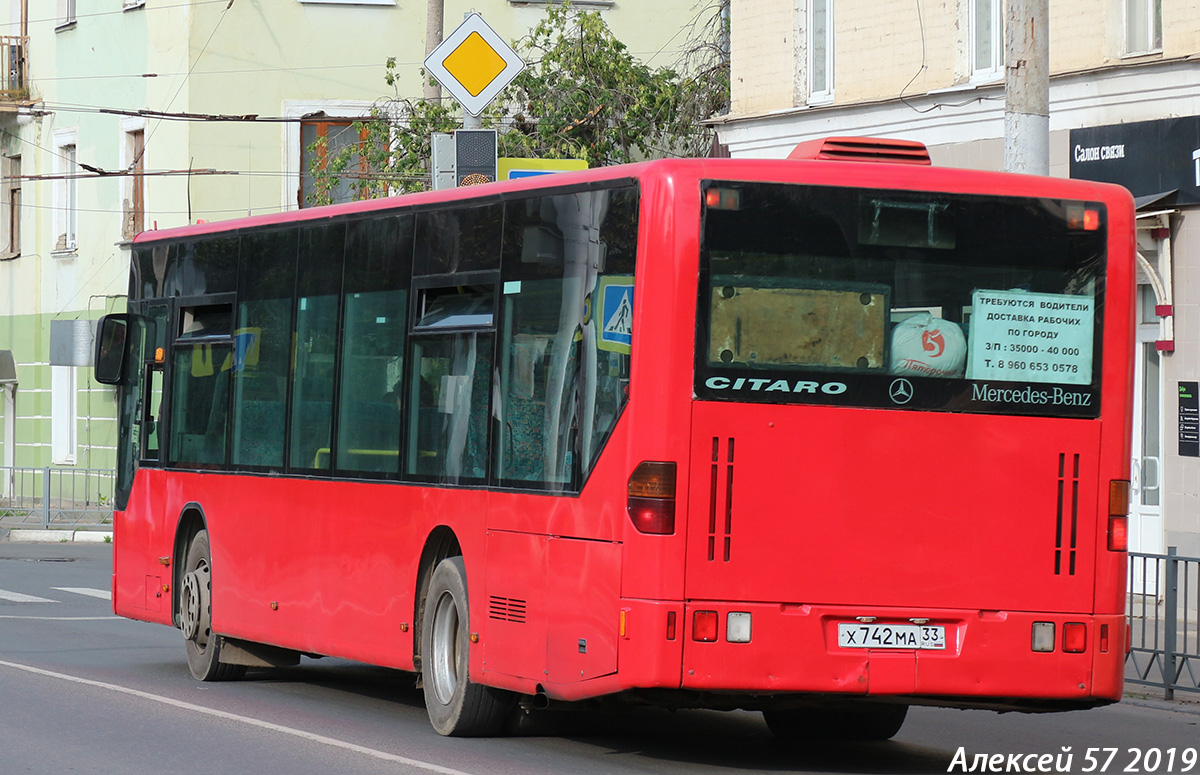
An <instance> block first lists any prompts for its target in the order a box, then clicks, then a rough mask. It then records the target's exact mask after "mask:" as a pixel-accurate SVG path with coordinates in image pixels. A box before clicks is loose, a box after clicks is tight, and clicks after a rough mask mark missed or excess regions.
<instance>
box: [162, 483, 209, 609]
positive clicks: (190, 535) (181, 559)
mask: <svg viewBox="0 0 1200 775" xmlns="http://www.w3.org/2000/svg"><path fill="white" fill-rule="evenodd" d="M207 529H208V523H207V521H206V520H205V518H204V509H203V508H202V507H201V506H200V504H198V503H195V502H192V503H189V504H187V505H186V506H184V507H183V510H182V511H181V512H180V513H179V523H178V525H177V526H176V528H175V546H174V548H173V550H172V552H171V589H172V590H173V591H174V594H172V595H171V622H172V624H174V625H175V627H176V628H179V627H181V626H182V623H181V621H180V612H181V600H180V595H181V594H182V592H183V577H184V574H185V573H186V571H185V570H184V566H185V565H186V564H187V553H188V549H189V548H190V547H191V545H192V540H193V539H194V538H195V537H196V534H197V533H199V532H200V531H201V530H207Z"/></svg>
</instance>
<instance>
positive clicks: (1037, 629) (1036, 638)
mask: <svg viewBox="0 0 1200 775" xmlns="http://www.w3.org/2000/svg"><path fill="white" fill-rule="evenodd" d="M1032 648H1033V650H1034V651H1042V652H1046V651H1054V622H1034V623H1033V644H1032Z"/></svg>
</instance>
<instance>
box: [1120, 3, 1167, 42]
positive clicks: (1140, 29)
mask: <svg viewBox="0 0 1200 775" xmlns="http://www.w3.org/2000/svg"><path fill="white" fill-rule="evenodd" d="M1156 51H1162V0H1125V53H1126V54H1149V53H1153V52H1156Z"/></svg>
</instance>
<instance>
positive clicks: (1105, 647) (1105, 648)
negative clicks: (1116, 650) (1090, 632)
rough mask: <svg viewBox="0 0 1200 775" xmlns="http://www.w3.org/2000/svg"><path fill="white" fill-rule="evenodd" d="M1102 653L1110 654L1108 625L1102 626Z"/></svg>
mask: <svg viewBox="0 0 1200 775" xmlns="http://www.w3.org/2000/svg"><path fill="white" fill-rule="evenodd" d="M1100 653H1101V654H1107V653H1108V625H1107V624H1102V625H1100Z"/></svg>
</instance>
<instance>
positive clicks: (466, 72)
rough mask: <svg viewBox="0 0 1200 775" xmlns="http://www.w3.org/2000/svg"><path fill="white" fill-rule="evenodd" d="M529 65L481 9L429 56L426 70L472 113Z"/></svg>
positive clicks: (478, 110)
mask: <svg viewBox="0 0 1200 775" xmlns="http://www.w3.org/2000/svg"><path fill="white" fill-rule="evenodd" d="M524 69H525V62H524V61H523V60H522V59H521V57H520V56H518V55H517V52H515V51H513V49H512V47H511V46H509V45H508V44H507V43H505V42H504V39H503V38H501V37H500V35H499V34H497V32H496V31H495V30H493V29H492V28H491V27H489V26H488V24H487V22H485V21H484V20H483V17H482V16H480V15H479V14H477V13H473V14H471V15H470V16H468V17H467V18H466V19H465V20H464V21H463V23H462V24H460V25H459V26H458V29H456V30H455V31H454V32H452V33H450V35H449V37H447V38H446V39H445V40H443V41H442V42H441V45H439V46H438V47H437V48H435V49H434V50H433V51H431V52H430V54H429V56H428V57H426V58H425V71H426V72H427V73H429V74H431V75H432V76H433V77H434V78H436V79H437V80H438V83H440V84H441V85H442V86H443V87H444V88H445V89H446V91H448V92H450V95H451V96H452V97H454V99H456V100H458V101H459V103H461V104H462V106H463V109H464V110H465V111H466V112H467V113H469V114H471V115H472V116H478V115H479V114H481V113H483V109H484V108H486V107H487V105H488V103H489V102H491V101H492V100H493V99H495V98H496V95H497V94H499V93H500V91H501V90H502V89H503V88H504V87H505V86H508V85H509V84H510V83H512V80H513V79H514V78H516V77H517V74H518V73H520V72H521V71H522V70H524Z"/></svg>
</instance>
